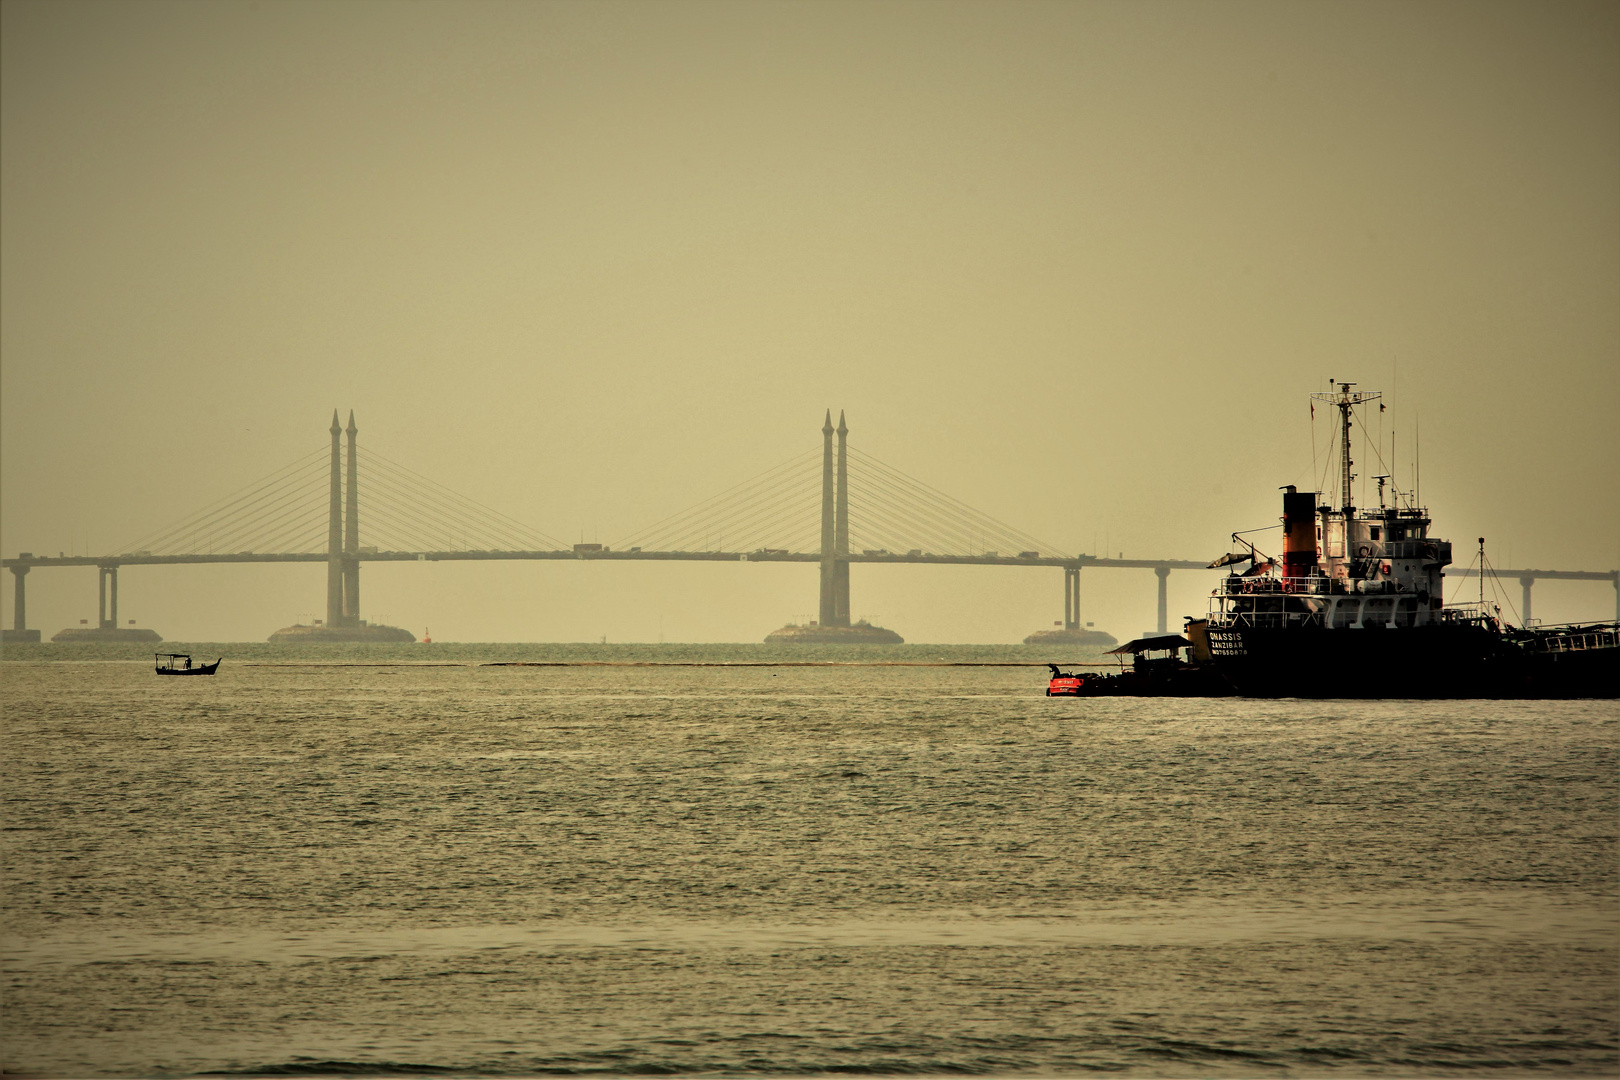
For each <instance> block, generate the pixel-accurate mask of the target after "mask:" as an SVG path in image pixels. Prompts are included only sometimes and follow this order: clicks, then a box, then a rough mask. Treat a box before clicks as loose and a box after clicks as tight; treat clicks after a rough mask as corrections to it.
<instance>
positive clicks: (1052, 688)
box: [1046, 664, 1087, 697]
mask: <svg viewBox="0 0 1620 1080" xmlns="http://www.w3.org/2000/svg"><path fill="white" fill-rule="evenodd" d="M1046 666H1047V667H1049V668H1051V669H1052V681H1051V682H1049V683H1047V684H1046V696H1047V697H1079V696H1080V695H1082V694H1084V693H1085V685H1086V678H1087V676H1086V675H1085V674H1084V673H1078V674H1077V673H1075V672H1072V671H1061V670H1059V669H1058V666H1057V665H1056V664H1047V665H1046Z"/></svg>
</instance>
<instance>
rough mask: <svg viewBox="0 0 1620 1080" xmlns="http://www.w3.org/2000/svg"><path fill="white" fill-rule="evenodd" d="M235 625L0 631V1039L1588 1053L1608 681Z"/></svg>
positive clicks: (1603, 1020)
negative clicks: (1426, 692) (230, 654)
mask: <svg viewBox="0 0 1620 1080" xmlns="http://www.w3.org/2000/svg"><path fill="white" fill-rule="evenodd" d="M241 651H242V652H244V653H246V654H247V655H246V657H245V658H242V659H228V660H227V662H226V664H225V666H224V667H223V668H222V669H221V672H220V674H219V675H218V676H216V677H215V678H213V679H157V678H155V677H154V676H153V675H152V673H151V671H150V670H149V668H148V666H147V663H146V662H143V661H135V660H124V661H111V662H107V661H103V662H84V661H71V660H67V661H56V662H44V661H37V660H36V661H29V660H15V659H14V660H13V662H8V663H6V664H5V665H4V668H3V670H0V677H3V682H0V685H3V692H4V699H3V705H4V715H5V723H6V728H5V746H4V752H5V758H6V761H7V763H8V770H7V771H8V779H7V784H6V786H5V792H4V820H3V825H4V832H3V833H0V836H3V837H4V841H5V852H4V857H5V864H6V874H5V883H6V884H5V890H6V899H5V919H6V923H5V967H6V971H7V979H6V989H5V1000H4V1006H5V1014H6V1022H5V1025H4V1035H3V1043H0V1061H3V1063H4V1065H5V1067H6V1068H7V1069H8V1070H19V1069H20V1070H28V1071H36V1072H40V1073H44V1074H47V1075H74V1076H100V1075H188V1074H196V1073H201V1072H226V1073H229V1072H238V1071H260V1070H269V1071H276V1072H281V1073H293V1074H296V1073H319V1072H341V1071H349V1072H354V1071H383V1072H403V1071H418V1070H420V1071H438V1070H444V1071H448V1072H460V1073H492V1074H511V1075H521V1074H534V1073H581V1074H592V1073H604V1074H622V1073H632V1072H634V1073H674V1074H686V1073H706V1074H707V1073H725V1074H732V1075H735V1074H744V1073H767V1074H768V1073H788V1074H792V1073H803V1072H817V1071H841V1072H874V1073H887V1072H940V1071H951V1072H982V1073H1014V1072H1032V1073H1046V1074H1051V1073H1065V1074H1075V1073H1086V1072H1091V1071H1095V1070H1106V1071H1111V1072H1124V1073H1126V1074H1128V1075H1143V1076H1188V1075H1199V1076H1205V1075H1234V1076H1251V1075H1323V1074H1343V1075H1364V1074H1376V1075H1450V1074H1456V1073H1459V1072H1468V1073H1470V1074H1486V1075H1522V1074H1524V1073H1528V1072H1550V1073H1557V1074H1580V1075H1593V1074H1604V1073H1613V1072H1614V1071H1615V1070H1616V1068H1617V1067H1620V1042H1617V1038H1616V1031H1615V1015H1616V1008H1617V1005H1620V996H1617V987H1620V958H1617V953H1616V930H1617V927H1620V905H1617V903H1616V892H1615V885H1616V881H1615V868H1616V862H1617V859H1616V856H1617V844H1616V836H1615V832H1616V830H1615V808H1616V801H1617V800H1616V795H1617V779H1616V778H1617V769H1616V761H1615V756H1616V755H1615V736H1616V728H1617V725H1620V718H1617V716H1616V711H1615V708H1614V705H1613V703H1612V702H1493V701H1478V702H1425V703H1405V702H1300V701H1276V702H1254V701H1242V700H1230V699H1227V700H1207V701H1200V700H1190V701H1153V700H1130V699H1114V700H1107V699H1097V700H1078V699H1076V700H1064V699H1047V698H1045V697H1044V696H1042V694H1041V689H1042V687H1043V685H1044V675H1045V673H1044V671H1043V670H1041V669H1039V668H1028V667H944V666H940V667H892V666H891V667H848V666H840V667H763V666H752V667H736V666H732V667H712V666H711V667H667V666H665V667H646V666H641V667H634V666H588V667H581V666H568V667H484V666H476V665H475V660H476V657H475V656H473V655H471V654H473V653H475V652H476V651H477V647H473V646H463V647H459V648H458V649H452V650H432V651H430V650H428V649H427V648H426V647H418V648H417V649H415V650H397V649H395V650H390V649H377V648H366V647H353V648H349V649H330V650H306V651H303V652H297V651H293V650H289V649H277V648H275V647H271V646H257V647H254V648H252V649H243V650H241ZM488 651H489V653H491V654H493V655H492V658H499V659H506V660H514V659H529V660H536V661H546V660H552V661H555V660H580V659H586V658H589V657H590V656H592V655H595V656H597V657H599V658H608V659H613V660H617V661H626V660H637V659H640V660H671V659H678V660H686V661H692V660H707V661H722V662H724V661H730V662H750V661H759V660H761V659H769V658H771V656H772V654H771V652H770V650H767V649H764V648H763V647H748V646H736V647H724V646H714V647H706V648H704V649H692V648H681V647H667V648H663V649H660V648H658V647H654V646H643V647H620V648H618V649H606V650H601V649H598V650H594V652H593V650H590V649H587V648H584V647H571V648H570V647H560V648H559V647H544V646H530V647H515V646H507V647H490V648H489V650H488ZM26 654H27V653H26V650H13V649H10V648H8V650H7V655H8V657H11V658H16V657H20V656H24V655H26ZM35 655H39V654H37V653H36V654H35ZM212 655H213V654H212V653H210V654H209V658H210V659H211V658H212ZM402 655H415V656H435V657H438V658H441V659H443V661H444V662H445V663H448V664H451V665H453V666H442V667H424V666H409V665H402V664H400V663H399V662H398V661H399V658H400V657H401V656H402ZM810 655H812V656H819V657H820V658H826V657H829V656H833V655H838V654H836V653H832V652H821V653H819V654H818V653H814V652H811V653H810ZM889 655H890V656H893V657H898V658H901V659H906V660H912V661H921V660H932V661H936V662H937V661H941V660H943V661H966V660H978V661H984V660H1002V661H1026V662H1027V661H1028V660H1029V659H1030V657H1029V655H1028V650H1024V649H1021V648H1009V649H1001V650H995V649H969V648H955V647H928V648H923V647H916V648H913V647H909V646H908V647H903V649H902V650H899V651H896V652H893V653H890V654H889ZM334 660H342V661H348V662H350V663H360V664H364V665H368V666H332V661H334Z"/></svg>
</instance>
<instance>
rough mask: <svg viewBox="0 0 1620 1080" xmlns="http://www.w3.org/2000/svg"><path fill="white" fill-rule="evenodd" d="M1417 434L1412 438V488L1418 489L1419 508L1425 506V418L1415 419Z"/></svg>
mask: <svg viewBox="0 0 1620 1080" xmlns="http://www.w3.org/2000/svg"><path fill="white" fill-rule="evenodd" d="M1415 420H1416V423H1417V433H1416V434H1415V435H1413V436H1412V447H1413V450H1412V454H1413V457H1412V486H1413V487H1414V488H1416V489H1417V491H1416V498H1417V504H1418V506H1419V508H1421V507H1422V506H1423V417H1422V416H1418V417H1416V418H1415Z"/></svg>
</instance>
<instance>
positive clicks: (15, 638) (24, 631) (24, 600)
mask: <svg viewBox="0 0 1620 1080" xmlns="http://www.w3.org/2000/svg"><path fill="white" fill-rule="evenodd" d="M33 557H34V553H33V552H31V551H25V552H23V553H22V554H21V555H20V556H19V558H23V559H31V558H33ZM10 569H11V582H12V597H11V629H9V630H7V631H5V632H4V635H3V636H0V641H4V643H6V644H17V645H22V644H33V643H35V642H37V641H39V631H38V630H30V629H28V584H27V580H26V579H27V577H28V571H29V570H31V569H33V568H32V567H30V566H12V567H11V568H10Z"/></svg>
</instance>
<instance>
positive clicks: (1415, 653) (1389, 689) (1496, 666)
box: [1209, 626, 1526, 698]
mask: <svg viewBox="0 0 1620 1080" xmlns="http://www.w3.org/2000/svg"><path fill="white" fill-rule="evenodd" d="M1209 637H1210V651H1211V653H1212V658H1213V660H1214V663H1215V666H1216V668H1217V670H1219V671H1220V672H1221V673H1222V674H1224V675H1225V676H1226V677H1227V678H1228V679H1229V680H1230V681H1231V683H1232V685H1233V686H1234V687H1235V688H1236V689H1237V692H1238V693H1240V694H1242V695H1244V696H1245V697H1302V698H1493V697H1522V696H1524V693H1525V690H1526V687H1525V686H1524V680H1523V671H1522V669H1523V664H1522V662H1521V660H1522V658H1521V657H1516V656H1514V655H1512V654H1511V653H1510V652H1509V650H1508V649H1507V648H1505V647H1504V646H1503V644H1502V641H1501V638H1500V637H1499V636H1498V635H1496V634H1492V633H1491V632H1489V631H1488V630H1485V629H1483V628H1479V627H1474V626H1421V627H1412V628H1406V629H1389V628H1381V629H1376V630H1322V629H1280V628H1279V629H1270V628H1256V627H1229V628H1221V629H1217V628H1215V627H1211V628H1210V630H1209Z"/></svg>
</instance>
